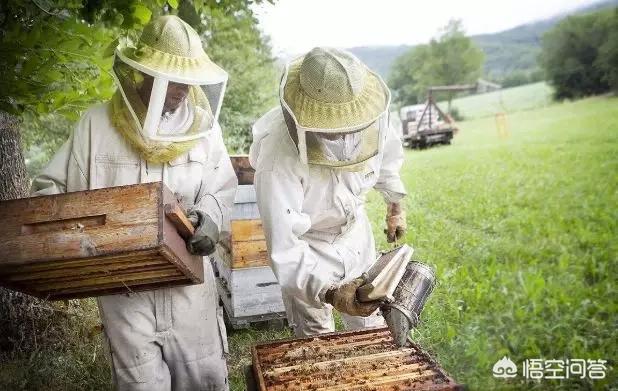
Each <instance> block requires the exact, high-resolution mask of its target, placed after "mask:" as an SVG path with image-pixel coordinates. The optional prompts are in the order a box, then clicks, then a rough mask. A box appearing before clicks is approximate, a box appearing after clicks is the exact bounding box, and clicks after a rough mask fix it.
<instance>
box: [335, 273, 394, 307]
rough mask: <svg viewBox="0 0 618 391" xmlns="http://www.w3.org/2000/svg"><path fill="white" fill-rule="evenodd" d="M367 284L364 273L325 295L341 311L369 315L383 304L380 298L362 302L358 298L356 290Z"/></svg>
mask: <svg viewBox="0 0 618 391" xmlns="http://www.w3.org/2000/svg"><path fill="white" fill-rule="evenodd" d="M363 284H365V277H364V275H363V276H361V277H359V278H356V279H354V280H352V281H350V282H346V283H345V284H343V285H341V286H339V287H338V288H333V289H329V290H328V291H327V292H326V295H325V296H324V299H325V301H326V302H327V303H328V304H331V305H332V306H333V307H335V309H336V310H337V311H339V312H343V313H346V314H348V315H352V316H369V315H371V314H373V313H374V312H375V310H377V309H378V307H380V305H381V304H382V302H381V301H379V300H374V301H369V302H366V303H361V302H360V301H358V299H357V298H356V290H357V289H358V288H359V287H360V286H362V285H363Z"/></svg>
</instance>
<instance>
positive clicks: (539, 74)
mask: <svg viewBox="0 0 618 391" xmlns="http://www.w3.org/2000/svg"><path fill="white" fill-rule="evenodd" d="M544 77H545V74H544V72H543V71H542V70H541V69H539V68H534V69H532V70H529V71H521V70H517V71H514V72H511V73H508V74H505V75H504V76H502V77H501V78H500V79H497V82H498V83H499V84H500V85H502V88H510V87H517V86H522V85H524V84H531V83H536V82H539V81H542V80H543V78H544Z"/></svg>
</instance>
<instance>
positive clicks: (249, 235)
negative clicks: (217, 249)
mask: <svg viewBox="0 0 618 391" xmlns="http://www.w3.org/2000/svg"><path fill="white" fill-rule="evenodd" d="M254 240H265V237H264V228H263V227H262V220H259V219H255V220H235V221H232V241H235V242H246V241H254Z"/></svg>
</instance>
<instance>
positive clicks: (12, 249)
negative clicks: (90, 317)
mask: <svg viewBox="0 0 618 391" xmlns="http://www.w3.org/2000/svg"><path fill="white" fill-rule="evenodd" d="M166 205H167V206H168V210H169V209H170V208H169V206H176V198H175V196H174V195H173V194H172V192H171V191H170V190H169V189H167V187H165V186H164V185H163V184H162V183H161V182H154V183H147V184H140V185H131V186H120V187H112V188H106V189H98V190H89V191H80V192H74V193H65V194H57V195H50V196H41V197H32V198H24V199H18V200H11V201H4V202H1V203H0V221H2V225H0V285H1V286H5V287H7V288H10V289H14V290H17V291H21V292H24V293H27V294H30V295H33V296H36V297H39V298H44V299H50V300H60V299H73V298H81V297H91V296H102V295H109V294H117V293H127V292H132V291H139V290H151V289H158V288H161V287H168V286H178V285H188V284H195V283H200V282H202V281H203V276H204V270H203V263H202V257H199V256H194V255H191V254H189V252H188V251H187V249H186V245H185V242H184V240H183V239H182V238H181V237H180V235H179V234H178V232H177V230H176V228H175V225H174V221H172V220H171V219H170V218H168V217H167V215H166V213H165V212H166V210H165V207H166ZM171 209H174V208H171Z"/></svg>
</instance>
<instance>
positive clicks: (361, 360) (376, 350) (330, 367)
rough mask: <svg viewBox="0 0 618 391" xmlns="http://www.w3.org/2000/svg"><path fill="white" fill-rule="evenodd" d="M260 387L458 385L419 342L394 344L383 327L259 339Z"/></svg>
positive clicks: (256, 368) (267, 390)
mask: <svg viewBox="0 0 618 391" xmlns="http://www.w3.org/2000/svg"><path fill="white" fill-rule="evenodd" d="M252 354H253V373H254V377H255V380H256V383H257V387H258V389H259V390H260V391H278V390H287V391H292V390H324V391H326V390H328V391H336V390H340V391H344V390H346V391H347V390H376V391H377V390H380V391H385V390H460V389H463V388H462V386H460V385H458V384H457V383H455V381H453V379H451V378H450V377H449V376H448V375H447V374H446V373H445V372H444V370H443V369H442V368H440V366H439V365H438V364H437V363H436V362H435V361H434V360H433V359H432V358H431V357H430V356H429V355H428V354H427V353H426V352H424V351H423V350H422V349H421V348H420V347H419V346H418V345H416V344H414V343H412V342H410V343H409V344H408V346H406V347H404V348H397V346H396V345H395V343H394V342H393V338H392V337H391V334H390V332H389V331H388V329H386V328H380V329H368V330H362V331H348V332H339V333H331V334H322V335H319V336H315V337H308V338H300V339H289V340H281V341H275V342H269V343H263V344H258V345H256V346H253V348H252Z"/></svg>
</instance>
